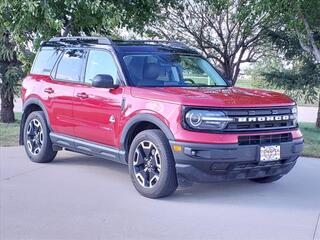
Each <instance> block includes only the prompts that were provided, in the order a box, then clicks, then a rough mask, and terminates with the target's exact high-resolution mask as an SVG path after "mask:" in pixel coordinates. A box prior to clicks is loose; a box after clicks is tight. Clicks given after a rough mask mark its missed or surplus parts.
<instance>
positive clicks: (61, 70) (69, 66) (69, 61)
mask: <svg viewBox="0 0 320 240" xmlns="http://www.w3.org/2000/svg"><path fill="white" fill-rule="evenodd" d="M84 58H85V51H84V50H81V49H71V50H67V51H66V52H65V53H64V54H63V56H62V58H61V60H60V62H59V64H58V67H57V72H56V79H60V80H66V81H73V82H79V81H80V77H81V69H82V64H83V60H84Z"/></svg>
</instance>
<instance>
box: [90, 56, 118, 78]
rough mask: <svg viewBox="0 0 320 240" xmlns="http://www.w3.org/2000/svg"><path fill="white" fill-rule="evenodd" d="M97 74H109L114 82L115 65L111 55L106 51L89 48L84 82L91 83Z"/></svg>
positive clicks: (115, 75)
mask: <svg viewBox="0 0 320 240" xmlns="http://www.w3.org/2000/svg"><path fill="white" fill-rule="evenodd" d="M98 74H108V75H111V76H112V78H113V80H114V82H115V83H116V82H117V81H118V71H117V65H116V63H115V62H114V59H113V57H112V55H111V54H109V53H108V52H106V51H99V50H91V51H90V53H89V57H88V62H87V68H86V74H85V82H86V83H91V82H92V80H93V78H94V77H95V76H96V75H98Z"/></svg>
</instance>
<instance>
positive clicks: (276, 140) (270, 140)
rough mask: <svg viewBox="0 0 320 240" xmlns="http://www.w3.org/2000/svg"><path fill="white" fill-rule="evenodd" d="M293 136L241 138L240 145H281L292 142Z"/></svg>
mask: <svg viewBox="0 0 320 240" xmlns="http://www.w3.org/2000/svg"><path fill="white" fill-rule="evenodd" d="M291 141H292V134H291V133H283V134H274V135H255V136H239V137H238V144H239V145H267V144H280V143H283V142H291Z"/></svg>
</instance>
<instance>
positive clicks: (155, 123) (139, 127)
mask: <svg viewBox="0 0 320 240" xmlns="http://www.w3.org/2000/svg"><path fill="white" fill-rule="evenodd" d="M147 129H160V130H161V131H162V132H163V133H164V134H165V136H166V137H167V139H168V140H174V135H173V134H172V132H171V130H170V129H169V127H168V126H167V125H166V124H165V123H164V122H163V121H162V120H160V119H159V118H158V117H156V116H153V115H151V114H147V113H140V114H138V115H136V116H134V117H133V118H132V119H130V120H129V121H128V122H127V123H126V125H125V126H124V128H123V131H122V134H121V137H120V157H121V158H122V160H124V161H125V162H128V161H127V160H128V152H129V148H130V145H131V142H132V140H133V139H134V137H135V136H136V135H137V134H138V133H139V132H141V131H143V130H147Z"/></svg>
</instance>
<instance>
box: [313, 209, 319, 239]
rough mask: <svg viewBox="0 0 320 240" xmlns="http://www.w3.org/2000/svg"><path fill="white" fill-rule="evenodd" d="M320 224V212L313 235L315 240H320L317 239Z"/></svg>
mask: <svg viewBox="0 0 320 240" xmlns="http://www.w3.org/2000/svg"><path fill="white" fill-rule="evenodd" d="M319 224H320V212H319V215H318V219H317V223H316V227H315V229H314V233H313V240H319V239H316V237H317V231H318V230H319V228H318V227H319Z"/></svg>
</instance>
